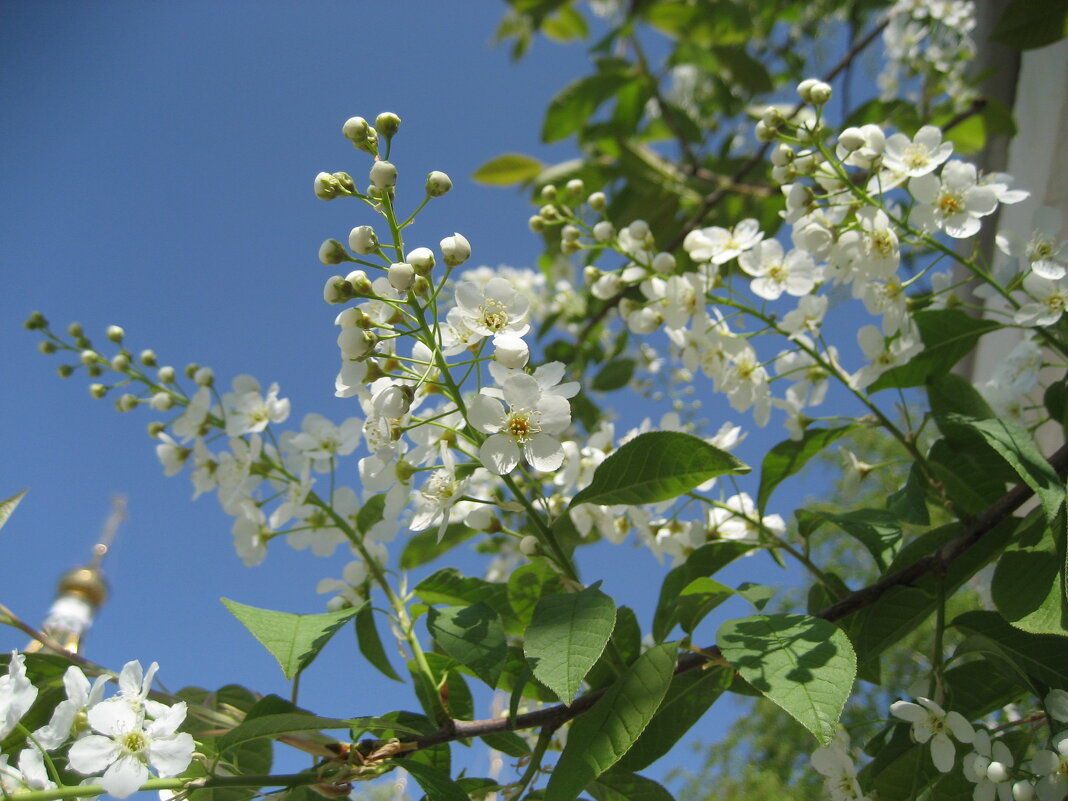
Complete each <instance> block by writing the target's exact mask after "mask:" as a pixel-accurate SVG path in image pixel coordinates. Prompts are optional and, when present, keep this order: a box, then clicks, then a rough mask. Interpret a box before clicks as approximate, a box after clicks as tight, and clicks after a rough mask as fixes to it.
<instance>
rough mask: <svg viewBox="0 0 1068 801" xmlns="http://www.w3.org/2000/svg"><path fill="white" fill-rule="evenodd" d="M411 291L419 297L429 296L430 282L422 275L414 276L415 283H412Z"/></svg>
mask: <svg viewBox="0 0 1068 801" xmlns="http://www.w3.org/2000/svg"><path fill="white" fill-rule="evenodd" d="M412 292H414V293H415V294H416V295H418V296H419V297H421V298H424V299H425V298H429V297H430V282H429V281H428V280H426V278H425V277H424V276H422V275H417V276H415V283H413V284H412Z"/></svg>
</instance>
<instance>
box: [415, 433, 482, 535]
mask: <svg viewBox="0 0 1068 801" xmlns="http://www.w3.org/2000/svg"><path fill="white" fill-rule="evenodd" d="M441 461H442V467H440V468H438V469H437V470H435V471H434V472H433V473H432V474H431V475H430V478H428V479H427V480H426V482H425V483H424V484H423V486H422V487H420V488H419V495H418V496H417V497H416V499H415V504H416V508H415V516H414V517H413V518H412V522H411V525H409V528H410V529H411V530H412V531H425V530H426V529H428V528H430V527H432V526H434V525H437V526H438V541H440V540H441V538H442V537H443V536H444V534H445V529H446V527H447V526H448V525H449V512H450V510H451V509H452V506H453V504H455V503H456V502H457V501H458V500H460V499H461V498H462V497H463V496H464V495H465V494H466V492H467V482H468V479H457V478H456V464H455V462H454V461H453V458H452V451H450V450H449V449H448V448H447V447H446V445H445V443H444V442H443V443H442V444H441Z"/></svg>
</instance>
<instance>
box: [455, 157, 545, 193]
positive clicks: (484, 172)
mask: <svg viewBox="0 0 1068 801" xmlns="http://www.w3.org/2000/svg"><path fill="white" fill-rule="evenodd" d="M543 169H545V165H544V164H542V163H541V162H540V161H538V160H537V159H536V158H533V157H532V156H525V155H523V154H522V153H505V154H503V155H500V156H497V157H496V158H492V159H490V160H489V161H487V162H486V163H485V164H483V165H482V166H481V167H479V168H478V169H477V170H475V171H474V172H473V173H472V174H471V180H472V181H474V182H475V183H477V184H486V185H488V186H511V185H512V184H521V183H524V182H526V181H533V180H534V179H535V178H537V177H538V173H540V172H541V171H542V170H543Z"/></svg>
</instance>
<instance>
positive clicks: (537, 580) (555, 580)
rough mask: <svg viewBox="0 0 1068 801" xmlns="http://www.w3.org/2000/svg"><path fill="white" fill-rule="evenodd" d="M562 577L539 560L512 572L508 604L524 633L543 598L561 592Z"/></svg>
mask: <svg viewBox="0 0 1068 801" xmlns="http://www.w3.org/2000/svg"><path fill="white" fill-rule="evenodd" d="M560 587H561V584H560V576H559V575H558V574H557V572H556V571H555V570H553V569H552V568H551V567H550V566H549V564H548V562H547V560H544V559H538V560H537V561H534V562H531V563H530V564H529V565H523V566H522V567H518V568H516V569H515V570H513V571H512V575H510V576H509V577H508V603H509V605H510V606H511V607H512V611H513V612H514V613H515V618H516V620H517V621H518V622H519V625H520V627H521V628H520V630H519V631H518V632H516V633H522V632H523V630H525V629H526V627H527V626H529V625H530V621H531V620H532V619H533V618H534V608H535V607H536V606H537V605H538V601H540V600H541V599H542V596H545V595H553V594H555V593H558V592H560V591H561V590H560Z"/></svg>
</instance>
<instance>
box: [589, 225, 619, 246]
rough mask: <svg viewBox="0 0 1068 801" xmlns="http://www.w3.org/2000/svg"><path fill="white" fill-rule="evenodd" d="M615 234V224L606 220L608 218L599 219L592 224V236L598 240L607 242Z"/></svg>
mask: <svg viewBox="0 0 1068 801" xmlns="http://www.w3.org/2000/svg"><path fill="white" fill-rule="evenodd" d="M615 235H616V229H615V226H613V225H612V223H610V222H608V220H601V221H600V222H599V223H597V224H595V225H594V226H593V238H594V239H596V240H597V241H598V242H607V241H608V240H610V239H611V238H612V237H613V236H615Z"/></svg>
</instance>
